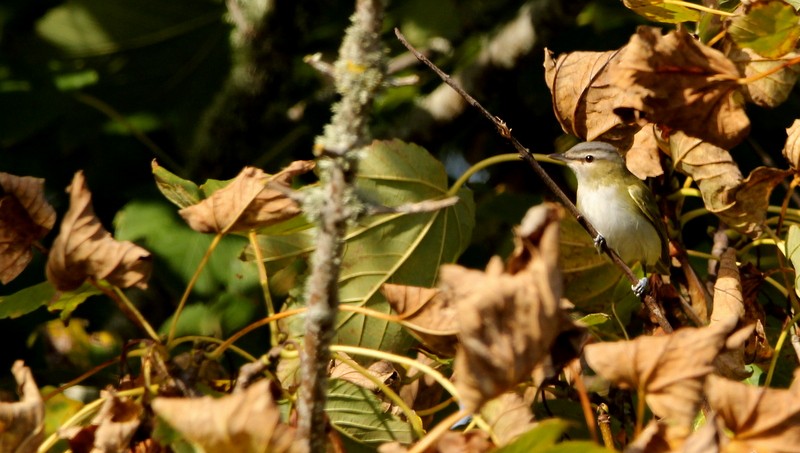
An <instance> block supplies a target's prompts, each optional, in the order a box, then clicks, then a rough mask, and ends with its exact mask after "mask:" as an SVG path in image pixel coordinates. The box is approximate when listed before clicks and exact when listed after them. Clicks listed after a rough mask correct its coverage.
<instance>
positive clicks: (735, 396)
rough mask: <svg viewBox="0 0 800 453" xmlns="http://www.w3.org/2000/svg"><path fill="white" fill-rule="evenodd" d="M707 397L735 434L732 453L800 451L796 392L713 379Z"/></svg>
mask: <svg viewBox="0 0 800 453" xmlns="http://www.w3.org/2000/svg"><path fill="white" fill-rule="evenodd" d="M706 395H707V398H708V404H709V405H710V406H711V408H712V409H714V410H715V411H716V412H717V414H718V415H719V417H720V418H721V419H722V420H723V422H724V424H725V427H726V428H727V429H728V430H730V432H732V433H733V438H732V439H730V441H731V443H730V445H729V447H730V449H729V450H728V451H769V452H786V453H789V452H794V451H797V446H798V445H800V394H798V392H797V391H796V389H794V388H792V389H789V390H782V389H773V388H765V387H754V386H751V385H747V384H743V383H740V382H735V381H731V380H728V379H725V378H722V377H717V376H709V377H708V379H707V381H706ZM736 447H738V449H737V448H736Z"/></svg>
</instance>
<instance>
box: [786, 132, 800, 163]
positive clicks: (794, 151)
mask: <svg viewBox="0 0 800 453" xmlns="http://www.w3.org/2000/svg"><path fill="white" fill-rule="evenodd" d="M786 135H787V137H786V144H785V145H784V146H783V156H784V157H786V160H788V161H789V165H791V166H792V168H793V169H795V170H797V169H799V168H800V120H794V122H793V123H792V125H791V126H789V127H788V128H787V129H786Z"/></svg>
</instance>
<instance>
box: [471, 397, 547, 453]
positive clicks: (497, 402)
mask: <svg viewBox="0 0 800 453" xmlns="http://www.w3.org/2000/svg"><path fill="white" fill-rule="evenodd" d="M481 417H482V418H483V419H484V421H486V423H488V424H489V425H490V426H491V427H492V433H494V439H495V441H496V442H497V446H499V447H502V446H503V445H508V444H510V443H511V442H513V441H514V439H516V438H517V437H519V436H520V435H521V434H523V433H525V432H526V431H528V430H530V429H531V428H533V427H534V426H535V425H536V423H535V420H534V418H533V412H532V411H531V405H530V403H529V402H527V401H525V400H524V399H523V397H522V396H521V395H520V394H518V393H516V392H506V393H503V394H502V395H500V396H498V397H497V398H494V399H492V400H490V401H488V402H487V403H486V404H484V405H483V407H482V408H481Z"/></svg>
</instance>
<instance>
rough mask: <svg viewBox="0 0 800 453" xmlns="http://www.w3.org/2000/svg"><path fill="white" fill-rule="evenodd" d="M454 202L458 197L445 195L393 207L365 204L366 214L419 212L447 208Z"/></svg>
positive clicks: (456, 201)
mask: <svg viewBox="0 0 800 453" xmlns="http://www.w3.org/2000/svg"><path fill="white" fill-rule="evenodd" d="M456 203H458V197H447V198H444V199H442V200H425V201H420V202H419V203H406V204H401V205H400V206H395V207H389V206H383V205H370V206H367V214H368V215H372V214H418V213H421V212H433V211H438V210H440V209H444V208H449V207H450V206H454V205H455V204H456Z"/></svg>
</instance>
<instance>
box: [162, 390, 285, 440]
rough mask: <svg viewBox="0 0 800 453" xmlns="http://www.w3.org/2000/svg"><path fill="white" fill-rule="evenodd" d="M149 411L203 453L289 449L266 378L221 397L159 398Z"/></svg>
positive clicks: (278, 410) (283, 427) (278, 411)
mask: <svg viewBox="0 0 800 453" xmlns="http://www.w3.org/2000/svg"><path fill="white" fill-rule="evenodd" d="M153 411H154V412H155V413H156V415H158V416H159V417H161V418H162V419H164V420H165V421H166V422H167V423H169V425H170V426H172V427H173V428H174V429H175V430H176V431H178V432H179V433H180V434H181V435H182V436H183V437H184V438H185V439H187V440H189V441H190V442H193V443H196V444H197V445H199V446H201V447H202V448H203V449H204V450H205V452H206V453H231V452H241V453H257V452H258V453H260V452H264V451H270V452H275V453H280V452H286V451H291V445H292V442H293V440H294V429H293V428H292V427H290V426H288V425H286V424H284V423H282V422H281V415H280V409H279V408H278V405H277V404H275V401H274V399H273V396H272V392H271V389H270V384H269V382H268V381H266V380H262V381H259V382H256V383H255V384H253V385H252V386H250V387H249V388H248V389H247V390H245V391H244V392H241V393H235V394H232V395H227V396H223V397H221V398H212V397H210V396H204V397H201V398H161V397H159V398H156V399H154V400H153Z"/></svg>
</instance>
